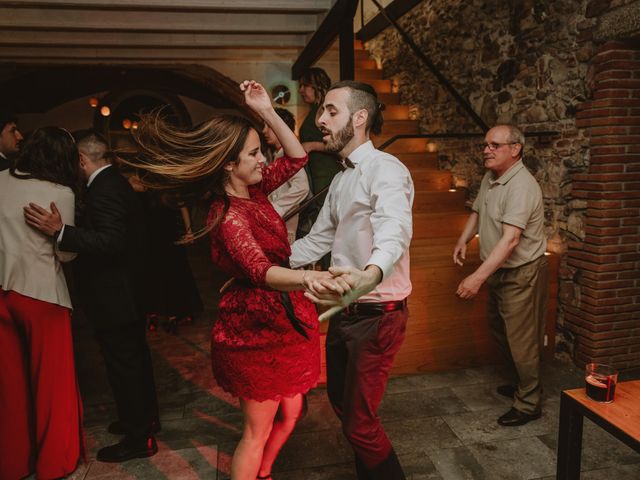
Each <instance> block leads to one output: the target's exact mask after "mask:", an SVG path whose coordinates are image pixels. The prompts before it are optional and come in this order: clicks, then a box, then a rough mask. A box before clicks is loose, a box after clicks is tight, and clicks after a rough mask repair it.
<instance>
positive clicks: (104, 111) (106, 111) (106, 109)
mask: <svg viewBox="0 0 640 480" xmlns="http://www.w3.org/2000/svg"><path fill="white" fill-rule="evenodd" d="M100 115H102V116H103V117H108V116H109V115H111V109H110V108H109V107H107V106H106V105H103V106H102V107H101V108H100Z"/></svg>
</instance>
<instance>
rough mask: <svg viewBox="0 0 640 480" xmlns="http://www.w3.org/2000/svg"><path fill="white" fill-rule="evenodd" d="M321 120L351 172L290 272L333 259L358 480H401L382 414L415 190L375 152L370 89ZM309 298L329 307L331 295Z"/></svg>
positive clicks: (315, 293) (331, 383) (344, 96)
mask: <svg viewBox="0 0 640 480" xmlns="http://www.w3.org/2000/svg"><path fill="white" fill-rule="evenodd" d="M323 108H324V112H323V114H322V115H321V116H320V118H319V119H318V123H319V125H320V128H321V130H322V131H323V133H324V137H323V142H324V144H325V146H326V151H329V152H333V153H336V154H338V155H339V157H340V159H341V160H342V162H343V164H344V165H345V166H346V167H347V168H346V169H345V170H344V171H343V172H341V173H338V174H337V175H336V176H335V178H334V179H333V181H332V182H331V186H330V188H329V192H328V194H327V197H326V200H325V203H324V206H323V207H322V210H321V211H320V214H319V215H318V219H317V220H316V222H315V224H314V225H313V227H312V229H311V231H310V233H309V235H307V236H306V237H304V238H302V239H300V240H298V241H296V242H295V243H294V244H293V246H292V254H291V258H290V263H291V266H292V267H293V268H296V267H300V266H302V265H306V264H308V263H311V262H314V261H317V260H318V259H320V258H321V257H322V256H323V255H325V254H326V253H328V252H331V257H332V267H331V268H330V271H331V272H332V273H333V274H334V275H336V276H338V275H342V278H344V279H345V280H346V281H347V283H349V285H350V286H351V287H352V292H351V293H350V294H348V295H347V298H346V300H345V301H344V302H345V303H346V302H348V301H352V300H354V299H355V298H357V300H358V301H357V302H356V303H353V304H351V305H349V306H348V307H347V308H346V309H345V310H343V311H341V312H340V313H338V314H337V315H335V316H334V317H333V318H332V320H331V324H330V326H329V331H328V334H327V343H326V349H327V393H328V395H329V399H330V401H331V404H332V406H333V408H334V410H335V412H336V414H337V415H338V417H339V418H340V420H341V422H342V426H343V432H344V434H345V436H346V437H347V439H348V440H349V442H350V443H351V445H352V447H353V450H354V453H355V460H356V470H357V473H358V478H359V479H371V480H377V479H380V480H382V479H384V480H396V479H404V478H405V476H404V473H403V471H402V468H401V466H400V463H399V461H398V458H397V456H396V454H395V451H394V450H393V447H392V446H391V442H390V441H389V439H388V437H387V435H386V434H385V432H384V429H383V428H382V425H381V423H380V418H379V417H378V415H377V410H378V406H379V404H380V402H381V400H382V396H383V395H384V391H385V388H386V384H387V379H388V375H389V371H390V370H391V366H392V364H393V359H394V356H395V354H396V353H397V351H398V350H399V348H400V346H401V344H402V340H403V339H404V331H405V326H406V322H407V317H408V311H407V306H406V298H407V296H408V295H409V294H410V293H411V281H410V279H409V243H410V241H411V235H412V219H411V206H412V203H413V197H414V188H413V182H412V180H411V175H410V174H409V171H408V170H407V168H406V167H405V166H404V165H403V164H402V163H401V162H400V161H399V160H398V159H397V158H395V157H393V156H392V155H389V154H387V153H384V152H381V151H379V150H376V149H375V148H374V146H373V144H372V143H371V141H370V140H369V133H370V132H372V133H374V134H376V133H379V131H380V128H381V127H382V115H381V109H382V108H383V107H382V105H381V104H379V103H378V100H377V95H376V92H375V90H374V89H373V88H372V87H371V86H370V85H367V84H363V83H360V82H353V81H343V82H339V83H337V84H335V85H333V86H332V87H331V89H330V90H329V91H328V92H327V95H326V97H325V100H324V104H323ZM307 287H308V288H309V290H311V292H310V293H308V294H307V295H308V296H309V297H310V298H312V299H313V300H314V301H317V302H318V303H326V304H330V301H329V295H328V293H329V292H328V290H327V289H324V288H323V287H322V286H318V285H307Z"/></svg>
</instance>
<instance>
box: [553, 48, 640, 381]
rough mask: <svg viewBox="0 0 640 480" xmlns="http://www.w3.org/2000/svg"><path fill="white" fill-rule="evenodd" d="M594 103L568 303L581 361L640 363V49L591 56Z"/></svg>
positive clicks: (581, 111)
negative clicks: (579, 232) (581, 229)
mask: <svg viewBox="0 0 640 480" xmlns="http://www.w3.org/2000/svg"><path fill="white" fill-rule="evenodd" d="M591 79H592V95H591V98H592V100H591V101H587V102H584V103H582V104H581V105H579V106H578V113H577V115H576V126H577V127H578V128H581V129H584V131H585V134H586V135H587V136H588V137H589V142H590V159H589V168H588V170H587V172H586V173H581V174H576V175H574V176H573V178H572V180H573V189H572V196H573V198H576V199H583V200H585V201H586V212H585V215H584V225H585V229H584V231H585V234H584V238H583V239H582V240H580V241H571V242H569V244H568V252H567V259H566V267H567V270H568V273H569V274H570V275H571V277H572V278H573V281H574V292H573V298H572V299H571V301H570V302H569V303H568V304H567V305H566V306H565V323H566V326H567V327H568V328H569V329H570V330H571V331H572V332H573V333H574V335H575V338H576V345H575V347H576V350H575V360H576V362H577V363H578V364H584V363H587V362H591V361H595V362H603V363H608V364H612V365H615V366H617V367H618V368H620V369H627V368H634V367H640V308H639V307H638V305H639V304H640V50H638V49H636V48H633V47H632V46H630V45H629V44H625V43H616V42H609V43H607V44H605V45H604V46H602V47H600V48H599V49H598V51H597V53H596V55H595V56H594V57H593V59H592V61H591Z"/></svg>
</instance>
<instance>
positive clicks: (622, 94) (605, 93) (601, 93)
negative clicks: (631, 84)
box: [593, 89, 629, 100]
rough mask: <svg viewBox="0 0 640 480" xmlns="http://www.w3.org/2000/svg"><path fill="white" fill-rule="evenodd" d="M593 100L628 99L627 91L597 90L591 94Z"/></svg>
mask: <svg viewBox="0 0 640 480" xmlns="http://www.w3.org/2000/svg"><path fill="white" fill-rule="evenodd" d="M593 98H594V100H600V99H602V98H629V90H613V89H607V90H598V91H596V92H593Z"/></svg>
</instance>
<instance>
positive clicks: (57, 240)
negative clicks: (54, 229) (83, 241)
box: [56, 223, 64, 245]
mask: <svg viewBox="0 0 640 480" xmlns="http://www.w3.org/2000/svg"><path fill="white" fill-rule="evenodd" d="M63 233H64V223H63V224H62V228H61V229H60V233H59V234H58V238H56V243H57V244H58V245H59V244H60V242H61V241H62V234H63Z"/></svg>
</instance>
